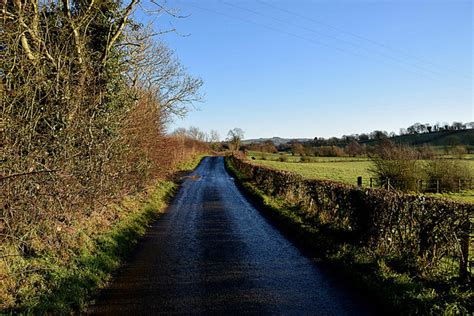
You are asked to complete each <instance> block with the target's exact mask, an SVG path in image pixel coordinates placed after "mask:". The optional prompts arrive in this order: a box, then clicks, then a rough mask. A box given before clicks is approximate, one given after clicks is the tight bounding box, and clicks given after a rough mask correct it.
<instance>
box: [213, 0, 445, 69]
mask: <svg viewBox="0 0 474 316" xmlns="http://www.w3.org/2000/svg"><path fill="white" fill-rule="evenodd" d="M222 3H224V4H225V5H228V6H230V7H234V8H237V9H240V10H244V11H247V12H251V13H253V14H256V15H259V16H262V17H264V18H268V19H272V20H275V21H278V22H280V23H285V24H288V25H291V26H294V27H297V28H300V29H303V30H306V31H309V32H312V33H314V34H317V35H319V36H324V37H328V38H331V39H333V40H336V41H340V42H343V43H346V44H348V45H350V46H352V47H355V48H358V49H362V50H364V51H366V52H367V53H369V54H371V53H376V54H378V55H380V56H382V57H384V58H388V59H391V60H393V61H395V62H398V63H401V64H405V65H407V66H410V67H414V68H417V69H419V70H421V71H425V72H429V73H432V74H434V75H437V76H442V75H443V73H441V72H439V71H433V70H431V69H429V68H426V67H423V66H420V65H417V64H413V63H410V62H405V61H404V60H402V59H400V58H396V57H393V56H391V55H388V54H385V53H382V52H379V51H371V50H369V49H367V48H365V47H363V46H360V45H357V44H355V43H353V42H350V41H347V40H344V39H341V38H339V37H337V36H333V35H330V34H325V33H322V32H319V31H316V30H314V29H311V28H308V27H305V26H301V25H298V24H295V23H293V22H289V21H286V20H283V19H280V18H276V17H273V16H270V15H266V14H263V13H261V12H258V11H255V10H251V9H247V8H244V7H240V6H237V5H235V4H231V3H228V2H225V1H222Z"/></svg>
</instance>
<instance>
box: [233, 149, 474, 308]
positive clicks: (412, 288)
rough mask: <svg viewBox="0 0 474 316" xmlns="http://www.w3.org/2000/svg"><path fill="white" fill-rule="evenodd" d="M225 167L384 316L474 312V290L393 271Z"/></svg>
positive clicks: (305, 246) (289, 231)
mask: <svg viewBox="0 0 474 316" xmlns="http://www.w3.org/2000/svg"><path fill="white" fill-rule="evenodd" d="M225 165H226V169H227V170H228V171H229V173H230V174H232V175H233V176H234V177H235V178H236V180H237V181H236V183H237V184H238V186H239V187H240V188H241V189H242V190H243V191H244V192H245V193H247V195H248V196H249V197H250V198H251V199H252V200H253V201H254V202H255V203H256V204H258V206H260V207H259V210H261V211H262V212H263V214H264V215H265V216H266V217H267V218H269V219H270V220H271V221H272V222H273V223H274V224H275V225H276V226H277V227H278V228H279V229H280V230H282V232H283V233H284V234H286V235H287V236H288V237H289V238H290V239H291V240H293V241H294V242H295V243H296V244H297V245H298V246H300V247H301V248H302V249H303V251H307V252H309V253H310V255H311V256H315V257H316V258H317V259H318V260H321V265H322V266H323V267H325V268H327V269H328V270H329V272H330V273H332V274H334V275H335V276H336V277H337V278H338V279H344V280H345V282H346V283H348V284H351V286H352V287H353V288H354V289H355V290H358V291H361V292H362V293H363V294H367V295H368V296H369V297H372V298H374V300H373V302H374V304H375V305H376V306H377V308H378V309H379V310H380V311H383V312H384V314H393V315H397V314H404V315H415V314H417V315H418V314H433V315H467V314H469V311H470V310H472V307H473V306H472V303H469V302H470V300H471V299H472V298H473V293H472V291H469V290H468V289H465V288H462V287H458V286H454V287H452V288H450V289H445V290H444V291H441V292H436V291H435V290H434V289H433V288H432V287H429V286H425V284H423V283H422V282H420V281H419V280H417V279H416V277H413V276H410V275H406V274H400V273H397V272H395V271H392V270H390V269H389V268H388V267H387V265H386V264H385V262H384V260H383V259H381V258H378V259H376V260H374V258H370V257H368V256H366V255H365V254H364V253H362V252H360V251H358V250H357V248H355V247H350V246H349V245H341V243H340V242H339V241H337V240H336V239H335V238H333V237H332V236H331V232H326V231H325V230H324V228H323V227H316V226H314V225H312V224H311V222H310V220H307V219H306V218H305V214H304V212H303V211H301V210H299V209H298V208H297V207H295V206H291V205H287V204H286V203H285V201H283V200H279V199H277V198H274V197H270V196H268V195H266V194H265V193H263V192H262V191H261V190H260V189H259V188H258V186H256V185H255V184H254V183H252V181H251V179H248V178H246V177H244V176H243V175H242V174H241V173H240V172H239V171H238V170H236V169H235V168H234V167H233V166H232V164H231V163H230V160H229V159H227V158H226V161H225Z"/></svg>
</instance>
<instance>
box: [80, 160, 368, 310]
mask: <svg viewBox="0 0 474 316" xmlns="http://www.w3.org/2000/svg"><path fill="white" fill-rule="evenodd" d="M364 301H365V300H363V299H362V300H361V297H360V296H359V295H356V294H355V293H351V291H349V290H347V289H346V288H345V287H344V285H343V284H341V282H340V281H335V280H334V279H333V278H331V277H330V276H329V275H328V274H327V273H325V272H324V270H323V269H321V268H320V267H318V265H317V264H316V263H315V262H313V261H312V260H311V259H310V258H309V257H307V256H305V255H304V254H303V253H302V252H301V251H300V250H299V249H298V248H296V247H295V246H294V245H293V244H292V243H291V242H290V241H288V240H287V239H286V238H285V237H284V236H283V235H282V234H281V233H280V232H279V231H278V230H277V229H276V228H274V227H273V226H272V225H271V224H270V223H269V222H268V221H267V220H266V219H265V218H264V217H262V215H261V214H260V213H259V211H258V210H257V209H256V208H255V207H254V206H253V205H252V203H251V202H249V201H248V200H247V198H246V197H245V196H244V195H243V194H242V193H241V192H240V191H239V189H238V188H237V186H236V185H235V183H234V179H233V178H232V177H231V176H230V175H229V174H228V173H227V171H226V170H225V168H224V161H223V158H222V157H207V158H205V159H204V160H203V161H202V163H201V164H200V166H199V167H198V168H197V169H196V170H195V171H194V172H193V174H192V175H191V176H190V177H187V178H186V180H184V182H183V184H182V187H181V189H180V191H179V192H178V194H177V196H176V197H175V199H174V200H173V201H172V204H171V205H170V207H169V209H168V211H167V213H166V214H165V215H163V216H162V217H161V218H160V219H159V220H157V221H156V223H155V224H154V225H153V226H152V227H151V228H150V229H149V231H148V233H147V234H146V235H145V237H144V239H143V240H142V241H141V242H140V243H139V244H138V245H137V248H136V249H135V251H134V253H133V255H132V256H131V258H130V260H129V262H128V263H127V264H126V265H124V267H123V268H121V269H120V270H119V272H118V273H117V275H116V276H115V277H114V279H113V281H112V282H111V284H110V285H109V286H108V287H107V288H106V289H104V290H103V291H102V292H101V294H100V296H99V297H98V299H97V302H96V304H95V305H93V306H91V307H90V308H89V310H88V313H90V314H104V315H127V314H128V315H130V316H131V315H150V314H176V313H178V314H243V313H246V314H279V315H282V314H284V315H288V314H293V315H295V314H297V315H302V314H306V315H367V314H372V313H373V311H372V310H371V308H370V307H369V305H368V303H367V301H365V302H364Z"/></svg>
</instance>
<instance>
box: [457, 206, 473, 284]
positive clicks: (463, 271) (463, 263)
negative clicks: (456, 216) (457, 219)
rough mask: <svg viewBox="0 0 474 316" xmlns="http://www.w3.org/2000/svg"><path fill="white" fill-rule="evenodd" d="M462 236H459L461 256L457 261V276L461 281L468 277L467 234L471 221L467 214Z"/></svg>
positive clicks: (469, 230) (466, 279) (469, 231)
mask: <svg viewBox="0 0 474 316" xmlns="http://www.w3.org/2000/svg"><path fill="white" fill-rule="evenodd" d="M463 228H464V229H463V236H461V258H460V261H459V278H460V279H461V280H462V281H468V279H469V277H470V276H469V234H470V233H471V221H470V219H469V214H467V220H466V223H465V225H463Z"/></svg>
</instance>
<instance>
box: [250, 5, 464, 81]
mask: <svg viewBox="0 0 474 316" xmlns="http://www.w3.org/2000/svg"><path fill="white" fill-rule="evenodd" d="M257 2H258V3H260V4H263V5H265V6H267V7H270V8H273V9H275V10H278V11H281V12H284V13H287V14H290V15H293V16H297V17H299V18H302V19H305V20H307V21H310V22H313V23H316V24H319V25H322V26H323V27H326V28H328V29H332V30H334V31H336V32H339V33H342V34H346V35H348V36H351V37H353V38H357V39H359V40H362V41H365V42H368V43H370V44H372V45H375V46H378V47H380V48H383V49H385V50H389V51H392V52H395V53H397V54H400V55H404V56H405V57H409V58H412V59H416V60H418V61H419V62H423V63H425V64H430V65H432V66H435V67H437V68H444V69H445V70H448V71H449V72H452V73H456V74H457V75H458V76H462V77H464V78H467V79H469V80H472V78H473V77H472V75H468V74H465V73H462V72H459V71H458V70H455V69H452V68H450V67H447V66H445V65H440V64H437V63H434V62H432V61H430V60H428V59H426V58H422V57H419V56H416V55H413V54H410V53H408V52H405V51H403V50H401V49H399V48H395V47H392V46H390V45H388V44H386V43H382V42H379V41H376V40H373V39H371V38H368V37H366V36H362V35H360V34H356V33H354V32H351V31H348V30H345V29H343V28H341V27H336V26H333V25H331V24H329V23H327V22H323V21H321V20H317V19H315V18H312V17H307V16H305V15H303V14H300V13H297V12H294V11H291V10H288V9H285V8H281V7H279V6H276V5H274V4H270V3H268V2H266V1H263V0H257Z"/></svg>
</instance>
